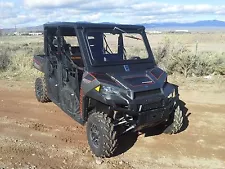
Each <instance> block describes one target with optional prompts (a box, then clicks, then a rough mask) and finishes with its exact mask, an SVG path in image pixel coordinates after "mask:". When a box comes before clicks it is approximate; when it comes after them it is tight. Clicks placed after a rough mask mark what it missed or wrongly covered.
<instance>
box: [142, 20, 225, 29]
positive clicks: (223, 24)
mask: <svg viewBox="0 0 225 169" xmlns="http://www.w3.org/2000/svg"><path fill="white" fill-rule="evenodd" d="M144 26H145V27H146V28H160V27H164V28H169V27H187V28H188V27H224V28H225V22H224V21H218V20H205V21H198V22H192V23H177V22H164V23H144Z"/></svg>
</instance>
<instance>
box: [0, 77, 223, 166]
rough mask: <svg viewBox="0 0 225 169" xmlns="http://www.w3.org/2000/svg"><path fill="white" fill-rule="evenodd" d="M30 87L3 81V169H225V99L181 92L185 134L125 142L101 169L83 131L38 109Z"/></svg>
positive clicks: (54, 112)
mask: <svg viewBox="0 0 225 169" xmlns="http://www.w3.org/2000/svg"><path fill="white" fill-rule="evenodd" d="M32 85H33V84H29V83H26V84H24V83H21V82H14V83H12V82H7V81H0V86H1V87H0V168H23V169H24V168H41V169H47V168H51V169H53V168H80V169H84V168H100V169H101V168H107V169H111V168H121V169H124V168H125V169H130V168H137V169H145V168H154V169H155V168H156V169H157V168H162V169H166V168H173V169H176V168H201V169H206V168H210V169H211V168H212V169H214V168H216V169H222V168H224V169H225V136H224V134H225V100H224V93H223V94H222V93H217V94H213V93H211V94H210V93H208V94H206V93H204V92H193V91H184V90H182V91H181V98H182V99H183V100H184V101H185V102H186V107H187V108H188V114H189V116H188V121H187V122H186V126H185V127H184V129H183V131H182V132H181V133H179V134H176V135H172V136H170V135H164V134H160V131H157V130H154V131H151V130H149V131H148V132H147V133H146V134H143V135H140V136H139V137H138V138H137V139H135V138H134V139H133V140H132V139H130V140H125V139H124V146H123V148H124V150H121V152H120V154H119V155H118V156H116V157H113V158H110V159H105V160H104V162H103V163H102V164H101V165H98V164H96V163H95V158H94V157H93V156H92V154H91V152H90V149H89V147H88V144H87V140H86V133H85V128H83V127H82V126H80V125H78V123H76V122H75V121H73V120H72V119H71V118H70V117H68V116H67V115H66V114H65V113H63V112H62V111H61V110H60V109H59V108H57V106H55V105H54V104H52V103H48V104H41V103H38V102H37V101H36V99H35V97H34V92H33V88H32ZM186 127H187V128H186ZM126 150H127V151H126Z"/></svg>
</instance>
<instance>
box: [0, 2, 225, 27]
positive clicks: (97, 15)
mask: <svg viewBox="0 0 225 169" xmlns="http://www.w3.org/2000/svg"><path fill="white" fill-rule="evenodd" d="M0 7H1V8H0V9H1V13H2V15H1V16H0V18H1V23H0V24H1V25H3V26H4V27H12V26H14V25H15V24H17V25H19V26H26V25H38V24H43V23H45V22H50V21H81V20H82V21H90V22H117V23H132V24H133V23H151V22H165V21H168V22H169V21H176V22H184V21H195V20H198V18H203V17H202V16H206V17H207V16H211V18H206V19H207V20H208V19H221V20H222V19H223V17H224V15H225V5H222V6H219V5H209V4H189V5H182V4H173V5H172V4H168V3H159V2H147V1H145V2H143V1H142V2H140V0H129V1H127V0H119V1H115V0H92V1H90V0H54V1H49V0H32V1H31V0H23V4H22V6H21V9H19V8H15V4H13V3H12V2H9V1H8V2H0ZM2 11H3V12H2Z"/></svg>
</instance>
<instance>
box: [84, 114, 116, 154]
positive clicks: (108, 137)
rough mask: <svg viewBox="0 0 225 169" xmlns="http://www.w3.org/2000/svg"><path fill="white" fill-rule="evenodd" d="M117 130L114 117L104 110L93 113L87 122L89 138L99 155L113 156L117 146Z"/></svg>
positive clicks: (91, 146)
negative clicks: (113, 121)
mask: <svg viewBox="0 0 225 169" xmlns="http://www.w3.org/2000/svg"><path fill="white" fill-rule="evenodd" d="M116 135H117V132H116V131H115V128H114V124H113V123H112V119H111V118H110V117H108V116H107V114H104V113H103V112H94V113H92V114H91V115H90V116H89V118H88V122H87V138H88V143H89V146H90V148H91V150H92V152H93V153H94V154H95V156H97V157H103V158H104V157H111V156H112V155H113V154H114V152H115V149H116V147H117V144H118V142H117V138H116Z"/></svg>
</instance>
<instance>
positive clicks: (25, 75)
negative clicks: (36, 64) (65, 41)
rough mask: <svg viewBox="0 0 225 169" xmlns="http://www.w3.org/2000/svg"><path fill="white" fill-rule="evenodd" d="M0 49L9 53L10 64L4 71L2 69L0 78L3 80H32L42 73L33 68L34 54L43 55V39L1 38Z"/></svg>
mask: <svg viewBox="0 0 225 169" xmlns="http://www.w3.org/2000/svg"><path fill="white" fill-rule="evenodd" d="M0 49H1V51H4V52H5V53H7V57H3V56H0V57H1V58H2V60H3V59H5V60H6V59H7V60H8V63H7V66H6V67H5V68H4V69H1V70H0V71H1V73H0V77H1V78H2V79H14V80H31V79H34V78H35V77H36V76H38V75H39V74H40V73H39V72H38V71H37V70H35V69H34V68H33V66H32V60H33V55H34V54H41V53H43V44H42V38H41V37H38V38H37V37H35V38H33V37H23V36H22V37H17V36H8V37H6V36H4V37H1V41H0Z"/></svg>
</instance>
